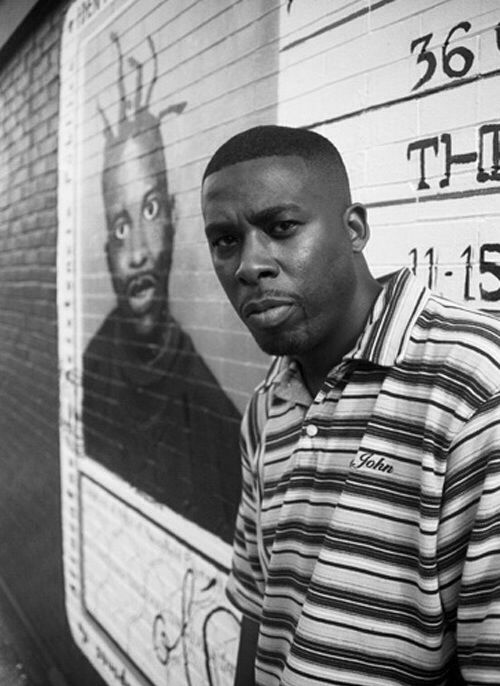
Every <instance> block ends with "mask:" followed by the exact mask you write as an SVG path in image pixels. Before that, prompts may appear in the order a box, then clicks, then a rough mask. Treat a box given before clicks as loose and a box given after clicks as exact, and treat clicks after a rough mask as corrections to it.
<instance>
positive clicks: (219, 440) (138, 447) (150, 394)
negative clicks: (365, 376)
mask: <svg viewBox="0 0 500 686" xmlns="http://www.w3.org/2000/svg"><path fill="white" fill-rule="evenodd" d="M114 40H115V42H117V39H116V37H114ZM153 54H154V53H153ZM118 85H119V89H120V98H121V106H120V118H119V123H118V129H117V133H116V134H115V133H114V132H113V129H112V127H111V126H110V124H109V122H108V121H107V119H106V117H105V115H104V113H103V112H102V111H101V114H102V115H103V118H104V121H105V129H104V133H105V147H104V165H103V172H102V196H103V201H104V208H105V214H106V226H107V239H106V243H105V251H106V258H107V264H108V268H109V274H110V277H111V280H112V284H113V289H114V292H115V294H116V307H115V308H114V309H113V310H112V312H110V313H109V314H108V316H107V317H106V319H105V320H104V322H103V323H102V324H101V326H100V328H99V329H98V331H97V332H96V334H95V335H94V336H93V337H92V339H91V340H90V342H89V344H88V346H87V349H86V350H85V353H84V360H83V362H84V371H83V427H84V443H85V452H86V454H87V455H88V456H90V457H91V458H93V459H94V460H97V461H98V462H100V463H101V464H103V465H105V466H106V467H108V468H109V469H110V470H112V471H113V472H116V473H117V474H119V475H120V476H122V477H123V478H124V479H126V480H127V481H128V482H129V483H130V484H132V485H133V486H134V487H136V488H137V489H139V490H141V491H142V492H144V493H146V494H147V495H148V496H151V497H152V498H153V499H154V500H156V501H158V502H160V503H164V504H166V505H168V507H169V508H171V509H172V510H175V511H176V512H178V513H179V514H181V515H183V516H185V517H187V518H188V519H190V520H191V521H193V522H195V523H197V524H199V525H200V526H202V527H204V528H205V529H207V530H209V531H211V532H213V533H214V534H216V535H218V536H220V537H221V538H223V539H224V540H226V541H230V540H231V538H232V533H233V527H234V517H235V513H236V508H237V503H238V499H239V492H240V465H239V457H238V455H239V450H238V435H239V421H240V415H239V412H238V411H237V409H236V407H235V406H234V405H233V403H232V402H231V400H230V399H229V398H228V397H227V395H226V394H225V392H224V391H223V390H222V388H221V387H220V385H219V383H218V382H217V380H216V379H215V377H214V375H213V374H212V372H211V371H210V370H209V368H208V367H207V365H206V364H205V362H204V360H203V359H202V357H201V356H200V354H199V353H198V352H197V350H196V349H195V347H194V345H193V342H192V340H191V338H190V337H189V335H188V334H187V333H186V332H185V331H183V330H182V328H181V326H180V325H179V323H178V322H177V321H176V320H175V319H174V317H173V316H172V314H171V312H170V309H169V300H168V284H169V275H170V271H171V265H172V252H173V244H174V234H175V227H174V225H173V199H172V197H171V196H170V195H169V188H168V181H167V165H166V160H165V154H164V146H163V140H162V135H161V131H160V120H161V116H163V115H164V114H165V112H164V113H162V115H160V116H159V117H155V116H153V115H152V114H151V113H150V112H149V110H148V106H149V97H150V94H151V89H150V91H149V95H148V99H147V100H146V102H145V103H144V104H143V103H141V102H140V101H139V99H138V98H136V108H135V113H134V116H133V117H129V116H128V115H127V107H126V102H125V100H126V98H125V93H124V89H123V78H122V65H121V53H120V79H119V84H118ZM137 91H138V94H140V93H141V91H142V84H140V85H138V87H137ZM184 106H185V103H181V104H180V105H175V106H172V107H170V108H168V110H167V112H171V111H173V112H176V113H180V112H182V110H183V109H184ZM200 288H202V285H201V284H200Z"/></svg>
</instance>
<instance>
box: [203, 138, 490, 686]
mask: <svg viewBox="0 0 500 686" xmlns="http://www.w3.org/2000/svg"><path fill="white" fill-rule="evenodd" d="M202 210H203V216H204V221H205V231H206V237H207V240H208V245H209V249H210V253H211V256H212V261H213V265H214V268H215V271H216V273H217V276H218V278H219V280H220V282H221V284H222V286H223V288H224V290H225V292H226V294H227V296H228V298H229V300H230V302H231V303H232V305H233V306H234V308H235V310H236V311H237V313H238V314H239V315H240V317H241V319H242V320H243V322H244V323H245V324H246V325H247V327H248V329H249V330H250V332H251V333H252V335H253V336H254V338H255V340H256V341H257V343H258V344H259V346H260V347H261V348H262V349H263V350H264V351H265V352H267V353H269V354H271V355H274V356H275V357H274V359H273V360H272V362H271V365H270V368H269V371H268V374H267V377H266V378H265V380H264V381H263V383H262V384H261V385H260V387H258V388H257V390H256V391H255V393H254V394H253V396H252V398H251V400H250V403H249V406H248V409H247V411H246V414H245V416H244V419H243V423H242V468H243V488H242V498H241V504H240V509H239V514H238V519H237V524H236V535H235V540H234V554H233V566H232V572H231V575H230V577H229V580H228V586H227V592H228V596H229V598H230V600H232V602H233V603H234V604H235V605H236V607H237V608H239V609H240V610H241V611H242V612H243V615H244V618H243V622H242V629H241V637H240V649H239V657H238V666H237V676H236V682H235V683H236V685H237V686H243V685H245V686H247V685H252V686H254V684H258V686H268V685H269V686H270V685H271V684H280V685H281V686H310V685H311V684H356V685H357V686H362V685H364V686H375V685H378V686H386V685H387V684H391V685H392V686H396V685H399V686H410V685H416V684H429V685H430V684H433V685H434V686H437V685H438V684H440V685H445V684H447V685H449V686H452V685H453V686H458V685H459V684H461V683H465V684H475V685H476V684H487V683H488V684H500V640H499V637H500V553H499V551H500V322H499V321H498V319H496V318H495V317H493V316H490V315H488V314H486V313H482V312H479V311H474V310H469V309H467V308H466V307H464V306H462V305H461V304H458V303H453V302H451V301H449V300H447V299H445V298H443V297H441V296H439V295H437V294H435V293H433V292H431V291H430V290H429V289H428V288H426V287H425V286H424V285H422V284H421V283H420V281H418V280H417V279H416V277H415V276H414V275H413V274H412V272H411V270H410V269H407V268H403V269H401V270H400V271H398V272H396V273H393V274H390V275H388V276H386V277H384V278H383V279H376V278H374V276H373V275H372V273H371V271H370V269H369V267H368V264H367V262H366V260H365V257H364V255H363V250H364V247H365V245H366V243H367V241H368V238H369V226H368V221H367V213H366V209H365V208H364V206H363V205H361V204H359V203H353V201H352V198H351V191H350V185H349V179H348V176H347V173H346V169H345V166H344V163H343V161H342V158H341V156H340V154H339V152H338V151H337V149H336V148H335V147H334V146H333V144H332V143H331V142H330V141H329V140H328V139H326V138H325V137H323V136H321V135H319V134H317V133H315V132H313V131H309V130H306V129H293V128H287V127H279V126H263V127H257V128H253V129H250V130H247V131H244V132H242V133H240V134H237V135H236V136H234V137H233V138H231V139H230V140H229V141H227V142H226V143H225V144H224V145H222V146H221V147H220V148H219V149H218V150H217V151H216V152H215V154H214V155H213V157H212V158H211V160H210V162H209V164H208V166H207V168H206V171H205V174H204V177H203V186H202Z"/></svg>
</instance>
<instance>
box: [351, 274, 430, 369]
mask: <svg viewBox="0 0 500 686" xmlns="http://www.w3.org/2000/svg"><path fill="white" fill-rule="evenodd" d="M379 282H380V283H381V284H382V286H383V288H382V290H381V291H380V293H379V295H378V297H377V299H376V301H375V303H374V305H373V307H372V310H371V312H370V315H369V317H368V320H367V322H366V324H365V327H364V329H363V331H362V333H361V335H360V337H359V338H358V340H357V342H356V344H355V345H354V347H353V348H352V350H351V351H350V352H349V353H348V354H347V355H346V356H345V358H344V359H353V360H363V361H366V362H371V363H372V364H376V365H380V366H382V367H392V366H393V365H395V364H396V363H397V362H398V361H399V360H401V359H402V358H403V357H404V355H405V352H406V348H407V347H408V343H409V339H410V334H411V330H412V328H413V325H414V324H415V321H416V320H417V318H418V317H419V315H420V313H421V312H422V310H423V308H424V307H425V305H426V303H427V300H428V298H429V296H430V291H429V290H428V289H427V288H426V287H425V286H422V285H421V284H420V283H419V281H418V280H417V279H416V278H415V277H414V276H413V274H412V273H411V271H410V270H409V269H407V268H404V269H401V270H400V271H398V272H395V273H393V274H389V275H388V276H385V277H382V278H381V279H379Z"/></svg>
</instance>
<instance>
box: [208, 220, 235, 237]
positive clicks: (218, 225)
mask: <svg viewBox="0 0 500 686" xmlns="http://www.w3.org/2000/svg"><path fill="white" fill-rule="evenodd" d="M229 230H234V224H233V223H232V222H230V221H220V222H217V221H215V222H210V224H207V225H206V226H205V234H206V235H207V236H208V235H209V234H210V233H217V232H219V231H229Z"/></svg>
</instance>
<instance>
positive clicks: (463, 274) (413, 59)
mask: <svg viewBox="0 0 500 686" xmlns="http://www.w3.org/2000/svg"><path fill="white" fill-rule="evenodd" d="M332 5H333V6H334V7H333V9H332ZM499 22H500V6H499V5H498V3H494V2H475V3H464V2H461V1H460V0H444V1H443V0H441V1H439V2H437V1H436V0H425V1H423V2H419V3H417V4H416V3H414V2H411V0H397V1H395V0H392V1H391V0H389V1H386V2H374V3H372V8H371V10H369V9H368V7H367V5H366V4H365V3H360V2H350V3H319V2H318V3H307V2H304V1H303V0H295V1H294V2H293V3H292V5H291V7H290V11H289V12H288V13H287V12H285V11H284V8H283V11H282V14H281V27H280V50H281V52H280V75H279V108H278V118H279V122H280V123H283V124H290V125H296V126H306V127H310V128H312V129H313V130H317V131H318V132H320V133H322V134H323V135H326V136H327V137H328V138H330V139H331V140H332V141H333V142H334V143H336V144H337V145H338V147H339V149H340V151H341V153H342V154H343V156H344V158H345V160H346V164H347V167H348V170H349V172H350V174H351V179H352V186H353V194H354V197H355V199H356V200H360V201H363V202H365V203H367V205H368V207H369V217H370V222H371V226H372V240H371V243H370V245H369V247H368V249H367V256H368V258H369V262H370V264H371V266H372V267H373V269H374V271H375V272H376V273H383V272H387V271H389V270H392V269H394V268H396V267H398V266H400V265H402V264H408V265H411V266H413V267H414V269H415V270H416V272H417V274H418V275H419V276H421V277H422V279H423V280H424V281H426V282H428V283H430V284H431V285H432V286H433V287H434V288H435V289H437V290H438V291H440V292H442V293H443V294H445V295H447V296H450V297H453V298H456V299H458V300H462V301H466V302H468V303H469V304H471V305H473V306H478V307H484V308H486V309H492V310H497V309H500V306H499V304H498V303H500V226H499V222H500V216H499V215H500V185H499V184H500V178H499V176H500V175H499V169H498V164H499V156H500V150H499V147H498V139H497V140H496V141H495V139H494V136H495V135H496V136H498V133H496V134H495V131H494V130H490V131H487V132H484V131H483V134H482V135H481V133H480V131H481V126H483V125H492V126H497V125H500V111H499V109H498V102H500V99H499V95H500V92H499V89H500V30H499V29H498V25H499ZM447 39H448V45H447V46H445V43H446V41H447ZM412 44H413V49H412ZM424 51H425V52H424ZM452 51H453V52H452ZM419 83H420V85H418V84H419ZM497 131H498V130H497ZM421 141H427V143H426V144H425V145H426V146H427V147H426V149H425V150H422V149H421V148H422V146H423V145H424V143H422V142H421ZM481 148H482V150H483V159H484V163H483V166H484V170H485V172H486V174H487V175H488V174H489V175H490V178H486V180H483V181H480V180H478V165H479V159H480V154H481ZM447 151H448V154H447ZM450 155H451V156H452V157H451V164H450ZM447 156H448V177H449V178H448V179H447ZM464 156H465V157H464ZM422 160H423V164H424V171H425V174H424V176H425V179H422V178H421V177H422V174H421V163H422ZM495 165H496V167H495ZM447 180H448V183H446V181H447ZM422 181H423V183H422ZM424 184H425V185H426V186H428V187H422V186H423V185H424ZM419 185H420V186H421V187H420V188H419ZM415 260H416V262H415ZM497 269H498V277H497V271H496V270H497Z"/></svg>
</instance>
